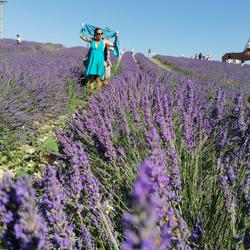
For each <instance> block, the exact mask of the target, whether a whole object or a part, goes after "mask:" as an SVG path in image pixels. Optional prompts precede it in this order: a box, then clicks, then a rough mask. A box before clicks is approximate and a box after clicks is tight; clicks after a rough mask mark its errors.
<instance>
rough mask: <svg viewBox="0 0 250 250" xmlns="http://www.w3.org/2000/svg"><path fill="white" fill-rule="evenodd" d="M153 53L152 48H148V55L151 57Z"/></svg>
mask: <svg viewBox="0 0 250 250" xmlns="http://www.w3.org/2000/svg"><path fill="white" fill-rule="evenodd" d="M151 55H152V50H151V49H148V57H151Z"/></svg>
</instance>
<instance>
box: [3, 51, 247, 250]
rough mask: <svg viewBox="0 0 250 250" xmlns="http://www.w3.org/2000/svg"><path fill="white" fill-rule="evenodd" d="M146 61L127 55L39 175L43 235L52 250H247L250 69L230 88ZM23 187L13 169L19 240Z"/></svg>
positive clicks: (7, 186) (7, 184) (10, 185)
mask: <svg viewBox="0 0 250 250" xmlns="http://www.w3.org/2000/svg"><path fill="white" fill-rule="evenodd" d="M135 58H136V61H137V64H136V62H135V61H134V58H133V57H132V55H131V54H129V53H126V54H125V55H124V56H123V58H122V59H121V62H120V63H121V67H122V72H121V73H120V74H119V75H116V76H114V77H113V78H112V79H111V80H110V83H109V85H108V86H106V87H105V88H104V89H103V90H102V91H101V92H100V93H98V94H96V95H94V96H93V97H92V98H91V99H90V100H89V103H88V105H87V109H79V110H77V112H76V113H75V114H74V117H73V118H72V119H71V120H69V121H68V122H67V126H66V128H64V129H63V130H59V131H57V138H58V140H59V152H58V154H57V155H56V158H55V160H54V162H53V166H49V167H47V168H46V169H45V170H44V171H43V172H42V174H41V176H37V177H35V176H34V177H33V188H34V189H36V191H37V192H36V194H37V195H36V199H35V201H36V204H33V207H34V208H33V209H34V210H33V211H35V212H34V213H36V215H37V218H41V223H40V224H39V225H40V226H38V225H37V230H36V232H40V233H39V236H40V238H39V239H40V240H41V242H45V244H44V246H47V249H248V248H249V240H248V238H249V227H250V224H249V188H248V186H249V185H248V183H249V148H250V144H249V131H250V127H249V106H248V104H247V102H246V96H245V94H244V93H245V90H246V89H247V88H248V87H247V84H246V83H244V76H242V79H243V80H242V81H241V82H242V85H239V84H235V85H234V84H230V85H227V84H224V82H223V81H218V82H216V81H214V80H215V79H208V78H207V75H206V74H205V73H204V75H203V76H204V77H200V76H198V77H195V75H194V74H192V75H190V76H188V75H185V74H183V73H184V72H177V73H175V72H169V71H167V70H164V69H159V68H158V66H156V65H155V64H153V63H152V62H151V61H148V60H149V59H147V58H146V57H143V56H142V55H136V56H135ZM197 63H198V62H197ZM137 65H139V67H140V68H139V67H138V66H137ZM154 69H155V70H154ZM237 72H238V71H237ZM199 74H201V73H199ZM224 74H225V76H227V74H226V71H225V72H224ZM237 74H240V73H237ZM227 77H228V79H229V78H230V76H227ZM238 78H240V75H238ZM85 107H86V106H85ZM16 185H18V186H20V185H22V186H23V187H26V188H27V187H28V186H29V185H30V184H29V185H28V184H27V183H26V182H22V181H20V180H17V181H16V182H15V181H14V180H11V179H10V178H9V177H8V178H7V179H6V178H4V179H2V184H1V190H0V198H1V199H0V200H1V201H0V202H1V210H0V212H1V226H2V232H3V234H2V243H3V244H5V245H6V244H8V245H9V246H15V244H16V243H15V240H14V239H15V238H13V237H12V238H4V236H5V235H6V234H5V232H7V231H8V230H6V229H8V223H9V221H11V223H12V224H11V227H12V228H14V227H15V225H16V224H18V223H19V217H18V219H15V220H13V219H12V217H11V216H10V219H9V220H8V216H7V220H6V215H8V214H9V213H6V211H8V209H9V210H10V211H11V213H13V214H18V212H17V211H16V210H17V208H18V206H17V205H16V199H14V200H10V199H9V198H8V197H9V196H10V192H14V191H12V190H15V186H16ZM29 187H30V186H29ZM28 194H29V195H28V197H33V196H32V195H34V194H33V193H32V192H29V193H28ZM33 200H34V199H33ZM28 201H29V199H28V198H27V201H26V200H25V201H24V203H25V202H28ZM10 203H11V204H13V205H11V206H10V205H9V204H10ZM22 207H23V208H26V207H27V206H26V205H24V204H23V205H22ZM10 208H11V209H10ZM11 215H12V214H11ZM19 216H21V215H19ZM15 218H16V217H15ZM43 227H44V229H42V228H43ZM27 232H30V231H27ZM33 235H35V234H33V231H32V233H27V237H28V236H30V237H31V238H32V237H33ZM12 239H13V240H12ZM39 242H40V241H39ZM19 248H20V247H19ZM30 249H31V248H30ZM36 249H39V245H37V246H36Z"/></svg>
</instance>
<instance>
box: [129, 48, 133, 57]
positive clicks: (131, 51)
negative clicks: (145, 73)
mask: <svg viewBox="0 0 250 250" xmlns="http://www.w3.org/2000/svg"><path fill="white" fill-rule="evenodd" d="M130 53H131V54H132V56H133V55H134V48H131V49H130Z"/></svg>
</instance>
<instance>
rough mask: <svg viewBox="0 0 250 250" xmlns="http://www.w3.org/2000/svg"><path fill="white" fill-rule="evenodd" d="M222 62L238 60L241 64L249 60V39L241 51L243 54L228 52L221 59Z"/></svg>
mask: <svg viewBox="0 0 250 250" xmlns="http://www.w3.org/2000/svg"><path fill="white" fill-rule="evenodd" d="M221 60H222V62H228V61H230V60H240V61H241V63H244V62H245V61H248V60H250V38H249V40H248V42H247V44H246V46H245V48H244V50H243V52H230V53H226V54H224V55H223V56H222V58H221Z"/></svg>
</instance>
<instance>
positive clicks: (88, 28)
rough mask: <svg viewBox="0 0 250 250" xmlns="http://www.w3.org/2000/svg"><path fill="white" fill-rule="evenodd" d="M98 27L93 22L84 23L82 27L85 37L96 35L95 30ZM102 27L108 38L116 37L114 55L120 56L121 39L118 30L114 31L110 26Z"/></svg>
mask: <svg viewBox="0 0 250 250" xmlns="http://www.w3.org/2000/svg"><path fill="white" fill-rule="evenodd" d="M96 28H97V27H95V26H93V25H91V24H84V25H83V27H82V28H81V34H82V35H83V36H84V37H94V32H95V29H96ZM101 29H102V32H103V37H104V38H106V39H110V38H113V37H114V38H115V41H114V45H115V47H114V56H117V57H119V39H118V37H117V32H115V31H113V30H110V29H108V28H105V29H103V28H101Z"/></svg>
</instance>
